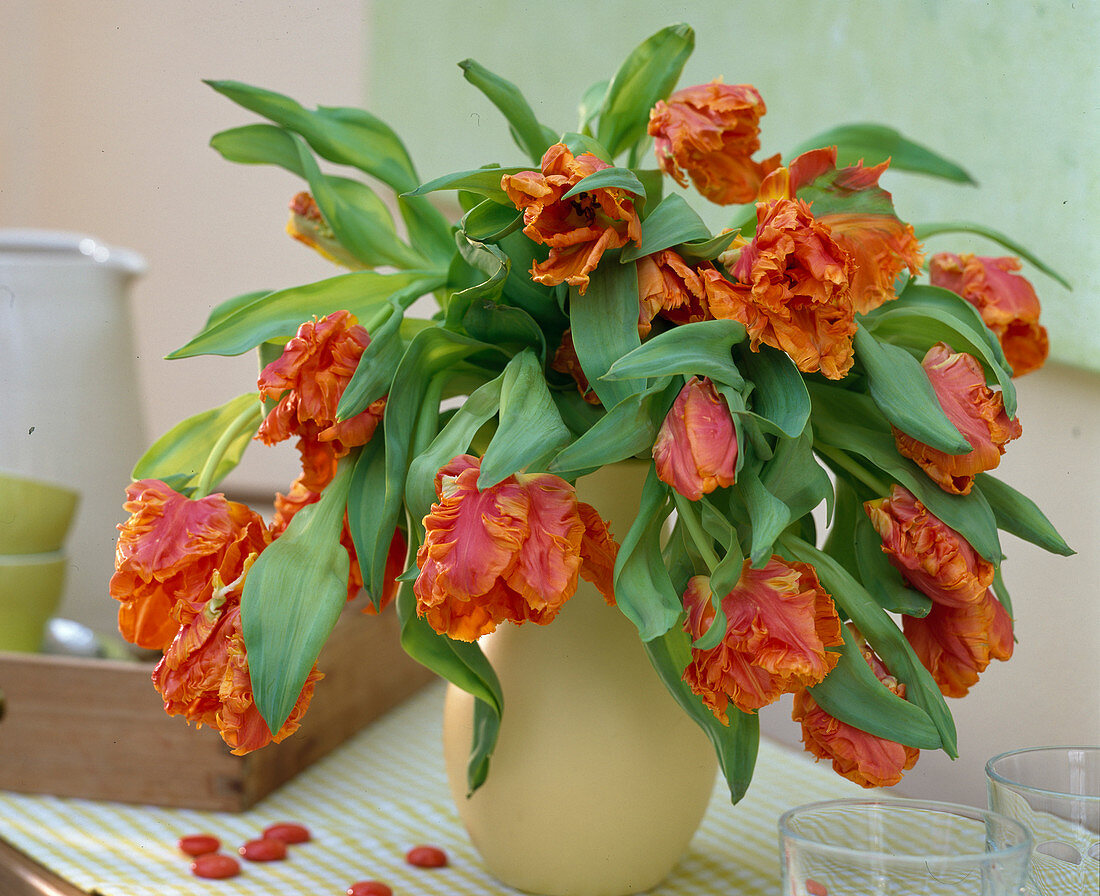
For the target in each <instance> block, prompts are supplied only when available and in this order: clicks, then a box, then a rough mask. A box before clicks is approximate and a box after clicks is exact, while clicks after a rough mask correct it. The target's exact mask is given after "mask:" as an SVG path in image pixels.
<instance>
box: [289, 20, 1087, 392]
mask: <svg viewBox="0 0 1100 896" xmlns="http://www.w3.org/2000/svg"><path fill="white" fill-rule="evenodd" d="M368 10H369V16H370V19H369V21H370V46H369V48H368V78H369V80H368V93H369V96H370V103H369V106H370V108H371V110H372V111H373V112H375V114H377V115H379V116H381V117H382V118H383V119H385V120H386V121H388V122H389V123H390V124H391V125H392V126H393V127H394V128H395V129H396V130H397V131H398V132H399V133H400V134H401V135H402V136H403V137H404V138H405V140H406V142H407V144H408V145H409V148H410V150H411V152H412V154H413V158H414V159H415V160H416V161H417V164H418V166H419V169H420V174H421V176H422V178H423V179H424V180H427V179H429V178H432V177H436V176H438V175H441V174H446V173H449V172H451V171H458V170H462V169H465V168H471V167H477V166H478V165H481V164H484V163H487V162H491V161H496V162H500V163H502V164H505V165H509V164H521V163H522V162H523V161H524V160H523V159H522V156H521V155H520V153H519V151H518V150H516V149H515V147H514V145H513V144H512V143H511V140H510V138H509V136H508V133H507V129H506V128H505V126H504V125H503V123H502V119H501V118H500V116H499V113H497V111H496V110H495V109H494V108H493V107H492V105H491V104H489V102H488V101H487V100H485V99H484V98H483V97H482V96H481V94H480V93H479V92H478V91H477V90H476V89H475V88H473V87H472V86H471V85H469V84H468V83H466V81H465V80H464V79H463V77H462V74H461V71H460V70H459V69H458V67H457V63H458V62H460V61H461V60H463V59H465V58H474V59H476V60H477V61H478V62H480V63H481V64H483V65H485V66H486V67H488V68H489V69H491V70H493V71H495V72H497V73H498V74H500V75H503V76H504V77H506V78H508V79H510V80H512V81H513V82H515V83H516V84H517V85H519V86H520V88H521V89H522V90H523V91H524V93H525V94H526V95H527V98H528V100H529V101H530V103H531V105H532V107H533V108H534V110H535V112H536V114H537V115H538V116H539V118H540V119H541V120H542V121H543V122H544V123H545V124H548V125H549V126H550V127H552V128H554V129H556V130H573V129H575V127H576V111H575V110H576V103H577V100H578V99H579V97H580V95H581V93H582V92H583V91H584V89H585V88H586V87H588V86H589V85H590V84H592V83H594V82H596V81H599V80H603V79H606V78H608V77H610V76H611V75H612V74H613V73H614V71H615V69H616V67H617V66H618V64H619V62H620V61H621V60H622V59H623V58H624V57H625V55H626V54H627V53H628V52H629V51H630V50H631V49H632V48H633V47H634V46H635V45H637V44H638V43H640V42H641V41H642V40H644V39H645V38H646V37H647V36H649V35H650V34H652V33H653V32H654V31H656V30H658V29H659V28H661V27H663V26H664V25H667V24H670V23H672V22H676V21H684V22H687V23H688V24H690V25H691V26H692V27H693V28H694V29H695V31H696V49H695V53H694V54H693V56H692V58H691V60H689V62H688V65H687V67H686V69H685V72H684V76H683V78H682V79H681V81H680V86H687V85H690V84H696V83H701V82H704V81H709V80H711V79H713V78H714V77H716V76H722V77H723V79H724V80H725V81H727V82H729V83H742V82H749V83H752V84H755V85H756V87H757V88H758V89H759V90H760V92H761V94H762V95H763V97H764V100H765V102H766V103H767V105H768V114H767V115H766V116H765V117H764V119H763V122H762V133H761V139H762V143H763V147H762V154H763V153H767V154H771V153H774V152H785V151H786V150H787V149H788V148H789V147H792V146H794V145H795V144H797V143H798V142H799V141H800V140H802V139H803V138H805V137H809V136H811V135H812V134H815V133H817V132H819V131H822V130H825V129H826V128H828V127H831V126H833V125H835V124H840V123H844V122H852V121H878V122H882V123H884V124H889V125H891V126H893V127H896V128H897V129H899V130H901V131H902V132H903V133H905V134H906V135H907V136H909V137H911V138H913V139H915V140H917V141H918V142H921V143H924V144H925V145H927V146H929V147H930V148H932V149H935V150H936V151H938V152H940V153H942V154H944V155H946V156H948V157H949V158H951V159H953V160H954V161H956V162H958V163H959V164H961V165H962V166H963V167H964V168H966V169H967V170H968V171H970V173H971V174H972V175H973V176H974V177H975V178H976V179H977V180H978V182H979V187H978V188H973V187H962V186H957V185H954V184H948V183H945V182H940V181H934V180H930V179H927V178H923V177H920V176H916V175H911V174H904V173H888V174H887V175H886V177H885V178H884V180H883V183H884V185H885V186H886V188H887V189H889V190H891V191H892V192H893V193H894V197H895V204H896V206H897V209H898V213H899V215H900V216H901V217H902V218H905V219H907V220H910V221H912V222H914V223H921V222H928V221H939V220H972V221H976V222H979V223H982V224H986V225H988V226H992V227H995V228H997V229H998V230H1001V231H1002V232H1004V233H1006V234H1008V235H1009V236H1011V237H1013V238H1015V239H1017V240H1019V241H1020V242H1023V243H1024V244H1025V245H1027V246H1028V247H1029V248H1030V249H1031V250H1032V251H1033V252H1034V253H1036V254H1037V255H1038V256H1039V257H1040V258H1042V259H1043V260H1045V261H1046V262H1047V263H1048V264H1050V265H1052V266H1053V267H1054V268H1055V269H1057V270H1059V271H1060V272H1061V273H1063V274H1064V275H1065V276H1066V277H1068V278H1069V280H1070V281H1071V282H1072V284H1073V287H1074V289H1073V291H1072V292H1070V291H1067V290H1065V289H1063V288H1062V287H1061V286H1059V285H1058V284H1056V283H1055V282H1054V281H1052V280H1050V279H1048V278H1046V277H1045V276H1044V275H1042V274H1041V273H1039V272H1038V271H1035V270H1034V269H1031V270H1025V275H1027V276H1028V277H1029V279H1031V280H1032V282H1033V283H1034V284H1035V286H1036V289H1037V291H1038V292H1039V296H1040V299H1041V300H1042V302H1043V322H1044V323H1045V324H1046V326H1047V327H1048V329H1049V330H1050V331H1051V343H1052V355H1053V358H1054V359H1055V360H1058V361H1062V362H1065V363H1070V364H1074V365H1078V366H1084V367H1089V368H1091V369H1094V370H1100V274H1098V268H1100V250H1098V248H1097V237H1098V236H1100V228H1098V227H1097V226H1096V223H1095V216H1096V214H1097V212H1098V211H1100V203H1098V201H1097V200H1098V198H1100V191H1098V180H1100V168H1098V165H1097V152H1096V145H1097V137H1098V136H1100V113H1098V97H1100V91H1098V90H1097V88H1098V86H1100V75H1098V72H1100V69H1098V67H1097V63H1096V61H1095V59H1096V56H1097V47H1098V46H1100V3H1097V2H1095V0H1080V2H1076V3H1074V2H1069V0H1064V2H1059V0H1030V2H1028V0H995V2H984V0H983V2H979V0H957V2H947V0H942V2H937V0H909V2H902V0H852V2H847V3H843V2H841V3H837V2H833V3H825V2H821V3H818V2H811V0H805V2H800V0H771V2H767V0H741V2H730V0H727V2H723V3H715V2H696V3H677V4H672V3H656V2H626V0H615V2H597V0H587V2H580V0H554V2H543V3H526V2H504V0H497V2H489V0H482V2H477V0H465V2H455V0H433V2H391V3H382V2H373V3H370V4H368ZM301 99H302V100H303V101H306V102H308V101H309V99H310V98H307V97H302V98H301ZM315 101H316V102H318V103H325V102H326V99H325V97H317V98H316V100H315ZM698 204H699V205H705V203H703V201H702V200H698ZM704 217H706V219H707V220H708V223H711V224H712V226H716V225H717V224H718V223H720V222H721V221H722V220H723V217H722V212H721V211H720V210H718V209H713V210H712V211H711V212H708V213H707V214H705V215H704ZM928 248H929V249H930V250H932V251H947V250H950V251H974V252H978V253H979V254H985V255H999V254H1006V253H1004V252H1003V251H1002V250H1001V249H999V248H998V247H997V246H995V245H994V244H992V243H989V242H985V241H981V240H977V239H974V240H969V239H963V238H959V237H946V236H945V237H939V238H937V239H935V240H933V241H930V242H929V244H928Z"/></svg>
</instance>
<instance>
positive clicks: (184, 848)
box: [179, 834, 222, 856]
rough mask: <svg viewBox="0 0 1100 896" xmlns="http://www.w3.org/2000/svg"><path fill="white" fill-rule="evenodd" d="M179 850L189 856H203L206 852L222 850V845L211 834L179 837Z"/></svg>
mask: <svg viewBox="0 0 1100 896" xmlns="http://www.w3.org/2000/svg"><path fill="white" fill-rule="evenodd" d="M179 848H180V851H181V852H184V853H187V855H189V856H204V855H206V854H207V853H208V852H217V851H218V850H219V849H221V848H222V844H221V841H220V840H219V839H218V838H217V837H214V836H213V835H211V834H190V835H189V836H187V837H180V840H179Z"/></svg>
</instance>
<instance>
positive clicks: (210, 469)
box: [132, 392, 264, 497]
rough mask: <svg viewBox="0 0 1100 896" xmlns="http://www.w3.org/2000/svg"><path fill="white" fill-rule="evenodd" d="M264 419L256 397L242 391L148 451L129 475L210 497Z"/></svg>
mask: <svg viewBox="0 0 1100 896" xmlns="http://www.w3.org/2000/svg"><path fill="white" fill-rule="evenodd" d="M263 416H264V415H263V405H262V404H261V403H260V397H259V395H258V394H257V393H255V392H246V393H245V394H244V395H238V396H237V397H236V398H233V399H231V400H229V401H227V402H226V403H225V404H223V405H221V406H219V407H216V408H212V409H210V410H208V411H202V412H201V413H199V414H195V415H194V416H193V417H188V418H187V419H186V420H182V421H180V422H179V423H177V424H176V425H175V426H173V427H172V428H171V429H170V430H168V432H166V433H165V434H164V435H162V436H161V437H160V438H159V439H157V440H156V441H155V442H154V443H153V444H152V445H151V446H150V447H149V449H148V450H147V451H146V452H145V454H143V455H142V457H141V459H140V460H139V461H138V462H137V465H136V466H135V467H134V471H133V474H132V476H133V478H134V479H135V480H136V479H160V480H162V481H166V480H167V479H168V477H172V478H173V481H174V482H175V483H176V484H175V485H173V486H172V487H173V488H175V490H176V491H178V492H180V493H186V494H190V493H192V492H193V491H195V490H196V489H198V490H199V491H200V492H202V493H203V495H205V494H209V493H210V491H211V490H212V489H213V488H215V487H216V486H217V485H218V483H219V482H221V481H222V480H223V479H224V478H225V477H226V476H227V475H228V474H229V472H230V471H231V470H233V469H234V467H236V466H237V464H238V463H240V460H241V457H242V455H243V454H244V452H245V449H246V448H247V447H248V446H249V444H250V443H251V442H252V438H253V436H255V435H256V429H257V428H258V427H259V425H260V421H261V420H263ZM203 495H199V497H202V496H203Z"/></svg>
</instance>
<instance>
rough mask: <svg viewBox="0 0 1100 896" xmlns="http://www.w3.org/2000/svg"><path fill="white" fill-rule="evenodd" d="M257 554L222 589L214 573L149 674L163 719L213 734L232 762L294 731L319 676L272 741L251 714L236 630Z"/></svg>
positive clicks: (243, 654) (243, 652)
mask: <svg viewBox="0 0 1100 896" xmlns="http://www.w3.org/2000/svg"><path fill="white" fill-rule="evenodd" d="M255 558H256V554H251V555H249V557H248V558H246V559H245V562H244V563H243V564H242V571H241V574H240V575H239V576H238V577H237V578H236V579H234V580H233V581H232V582H230V583H228V584H225V583H224V582H223V579H222V577H221V575H220V574H219V573H218V572H217V571H215V573H214V575H213V577H212V579H211V581H210V583H209V589H208V591H207V593H206V595H205V596H204V599H200V600H197V601H194V602H190V604H189V610H190V612H188V613H187V614H185V616H184V624H183V625H182V626H181V627H180V629H179V631H178V633H177V634H176V636H175V638H174V639H173V641H172V643H171V644H170V645H169V647H168V649H167V650H166V651H165V653H164V656H163V657H162V658H161V661H160V662H159V663H158V664H157V666H156V668H155V669H154V670H153V684H154V686H155V687H156V689H157V690H158V691H159V692H160V694H161V696H162V697H163V698H164V709H165V712H167V713H168V715H182V716H184V717H185V718H186V719H187V720H188V722H194V723H195V724H196V725H197V726H198V727H202V726H203V725H209V726H211V727H214V728H217V729H218V731H219V732H220V734H221V736H222V740H224V741H225V743H226V744H227V745H228V746H229V747H230V748H231V750H232V752H233V753H234V754H235V755H237V756H243V755H244V754H246V753H250V752H252V751H253V750H258V749H259V748H260V747H264V746H266V745H267V744H269V743H272V742H274V743H279V742H281V741H282V740H284V739H285V738H287V737H289V736H290V735H291V734H293V733H294V732H295V731H297V730H298V727H299V725H300V724H301V718H302V716H303V715H304V714H305V712H306V710H307V709H308V708H309V703H310V700H311V699H312V697H313V686H314V684H315V683H316V682H317V681H319V680H320V679H321V678H322V677H323V676H322V675H321V673H320V672H318V671H317V668H316V667H314V668H313V670H312V671H311V672H310V674H309V676H308V677H307V679H306V682H305V685H304V686H303V688H302V691H301V693H300V694H299V695H298V699H297V701H296V702H295V704H294V708H293V710H292V711H291V713H290V716H289V717H288V718H287V720H286V721H285V722H284V723H283V725H282V726H281V727H280V729H279V731H278V732H277V733H276V734H274V735H272V733H271V730H270V729H269V728H268V727H267V723H266V722H265V721H264V720H263V717H262V716H261V715H260V711H259V710H258V709H257V708H256V704H255V701H254V700H253V696H252V684H251V679H250V678H249V674H248V657H247V652H246V650H245V646H244V635H243V633H242V629H241V607H240V599H241V592H242V590H243V588H244V581H245V578H246V576H247V573H248V569H249V568H250V567H251V565H252V561H253V560H255Z"/></svg>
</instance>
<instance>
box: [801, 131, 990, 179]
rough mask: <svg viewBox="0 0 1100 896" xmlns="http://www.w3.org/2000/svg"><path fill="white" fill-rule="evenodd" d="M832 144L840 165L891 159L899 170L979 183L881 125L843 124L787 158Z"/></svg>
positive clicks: (802, 144) (876, 162)
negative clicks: (835, 149)
mask: <svg viewBox="0 0 1100 896" xmlns="http://www.w3.org/2000/svg"><path fill="white" fill-rule="evenodd" d="M829 146H836V148H837V164H838V165H841V166H846V165H854V164H855V163H856V162H858V161H860V160H862V161H863V163H864V164H865V165H877V164H878V163H879V162H885V161H886V160H887V159H889V160H890V167H891V168H892V169H894V170H897V171H912V172H915V173H917V174H927V175H930V176H932V177H940V178H944V179H945V180H952V181H956V182H957V183H964V184H975V185H976V183H977V182H976V181H975V180H974V178H972V177H971V176H970V175H969V174H967V172H966V171H965V170H964V169H963V168H962V167H960V166H959V165H957V164H955V163H954V162H952V161H950V160H949V159H946V158H944V157H943V156H941V155H939V154H937V153H935V152H933V151H932V150H930V149H928V148H927V147H924V146H921V145H920V144H919V143H914V142H913V141H912V140H909V139H908V138H907V137H904V136H902V134H901V133H899V132H898V131H896V130H894V129H893V128H891V127H886V126H885V125H881V124H872V123H858V124H845V125H840V126H838V127H835V128H832V129H830V130H828V131H825V132H824V133H821V134H818V135H817V136H816V137H811V138H810V139H809V140H805V141H803V142H802V143H800V144H799V145H798V146H797V147H795V148H794V149H792V150H791V151H790V152H789V153H786V154H785V155H784V158H787V159H795V158H797V157H798V156H800V155H801V154H802V153H804V152H808V151H809V150H811V149H821V148H824V147H829Z"/></svg>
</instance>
